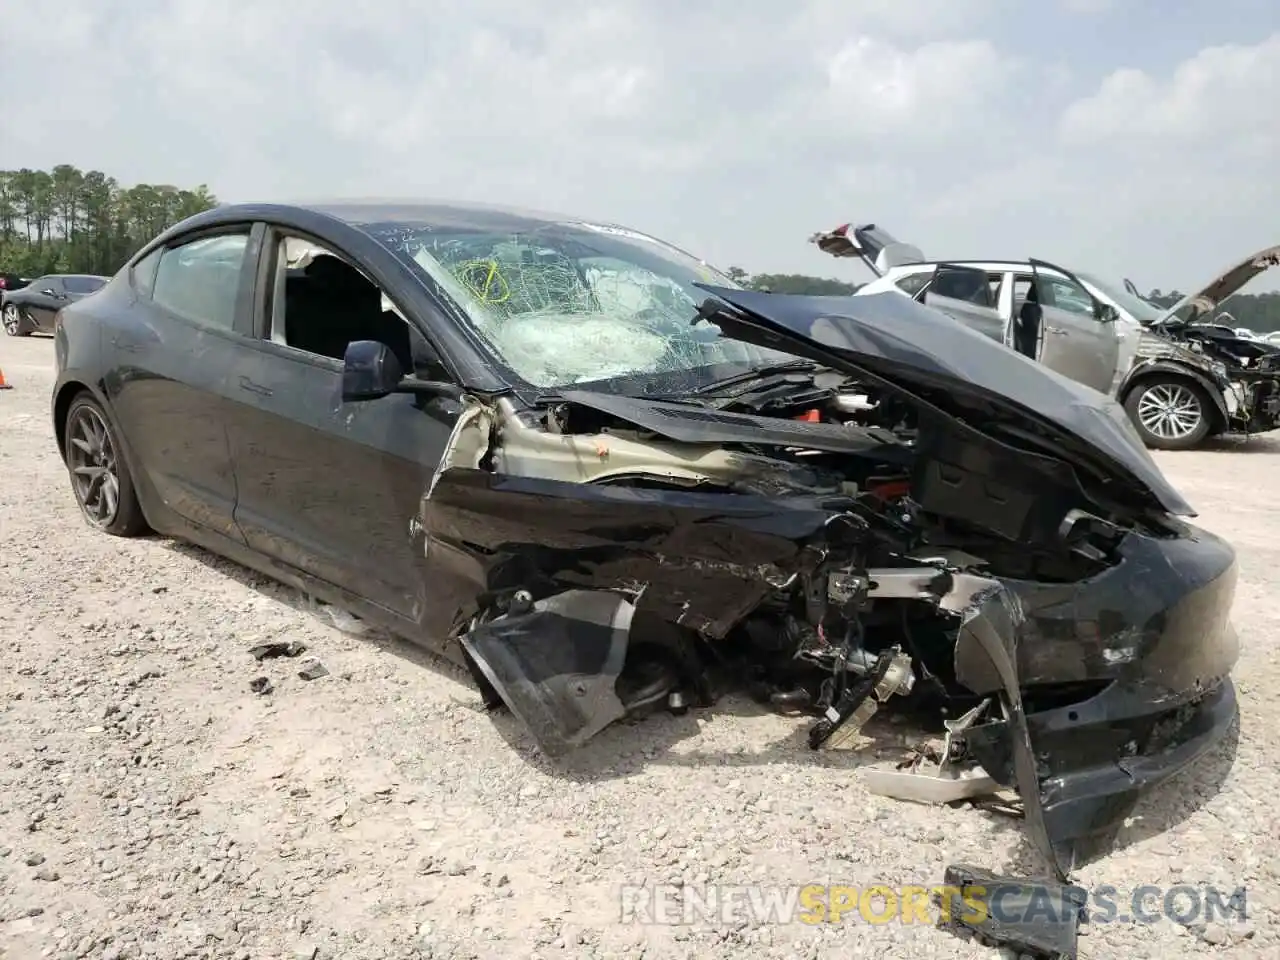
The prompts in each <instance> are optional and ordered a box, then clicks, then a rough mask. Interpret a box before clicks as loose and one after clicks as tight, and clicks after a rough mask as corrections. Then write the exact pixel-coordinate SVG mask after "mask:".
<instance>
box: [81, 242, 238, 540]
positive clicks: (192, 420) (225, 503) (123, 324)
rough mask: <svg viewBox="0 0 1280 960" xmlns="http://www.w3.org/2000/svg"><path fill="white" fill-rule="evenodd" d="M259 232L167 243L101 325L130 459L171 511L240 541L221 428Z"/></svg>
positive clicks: (111, 391)
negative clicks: (128, 302)
mask: <svg viewBox="0 0 1280 960" xmlns="http://www.w3.org/2000/svg"><path fill="white" fill-rule="evenodd" d="M261 236H262V229H261V228H260V227H259V228H257V229H256V230H255V229H254V228H252V227H251V225H247V224H246V225H242V226H238V227H222V228H220V229H219V230H218V231H217V232H214V233H202V234H200V235H197V236H188V237H184V238H182V239H179V240H175V241H174V242H173V243H172V244H170V245H169V246H167V247H164V248H161V249H158V250H156V251H154V252H153V253H151V254H148V255H147V256H146V257H145V258H144V259H143V260H141V261H140V262H139V263H137V264H135V265H134V267H133V270H132V271H131V277H130V282H131V283H132V285H133V289H134V294H135V301H134V303H133V305H132V307H131V308H130V309H129V310H128V311H126V312H125V313H123V314H121V315H120V316H118V317H114V318H112V319H111V320H110V321H109V322H108V323H107V325H106V327H105V328H104V330H103V349H104V352H106V353H108V354H109V356H110V358H111V369H112V370H113V373H112V375H111V376H110V377H109V378H108V380H107V384H106V388H107V394H108V397H109V399H110V401H111V403H112V406H113V409H114V411H115V414H116V417H117V420H118V422H119V423H120V426H121V429H122V430H123V432H124V434H125V437H126V440H127V442H128V444H129V445H130V447H131V448H132V450H133V452H134V455H135V457H136V458H137V460H138V465H139V466H140V468H141V469H142V470H143V471H144V472H145V474H146V476H147V479H148V480H149V481H150V482H151V484H152V485H153V486H154V487H155V490H156V493H157V494H158V495H159V496H160V498H161V499H162V500H163V501H164V503H165V505H166V506H167V507H168V508H169V509H170V510H171V511H172V512H173V513H174V514H176V515H177V516H178V517H180V518H182V519H183V520H185V521H188V522H190V523H194V524H197V525H198V526H199V527H201V528H203V529H204V530H206V531H212V532H214V533H216V534H219V535H221V536H223V537H227V538H229V539H231V540H233V541H236V542H240V543H243V542H244V538H243V537H242V536H241V534H240V532H239V530H238V528H237V527H236V524H235V497H236V482H235V474H234V472H233V470H232V465H231V451H230V446H229V444H228V440H227V430H226V426H225V424H224V421H225V419H226V411H227V406H228V398H229V396H230V394H231V393H232V392H233V391H235V392H236V393H237V394H238V390H237V388H236V383H237V381H236V380H235V378H234V374H235V371H236V369H237V368H238V366H239V364H240V363H241V362H242V358H243V356H244V354H245V353H247V352H250V351H249V349H248V348H249V344H251V343H252V337H251V331H252V316H251V304H252V288H253V283H254V278H255V276H256V273H255V270H256V266H257V250H258V247H259V246H260V245H261Z"/></svg>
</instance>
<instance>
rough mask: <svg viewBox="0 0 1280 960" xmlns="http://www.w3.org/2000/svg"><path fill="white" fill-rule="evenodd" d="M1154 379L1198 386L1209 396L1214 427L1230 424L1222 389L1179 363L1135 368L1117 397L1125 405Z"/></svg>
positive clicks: (1198, 372)
mask: <svg viewBox="0 0 1280 960" xmlns="http://www.w3.org/2000/svg"><path fill="white" fill-rule="evenodd" d="M1152 380H1180V381H1182V382H1183V383H1188V384H1190V385H1191V386H1193V387H1196V388H1197V389H1199V390H1200V391H1201V392H1202V393H1204V394H1205V395H1206V396H1207V397H1208V398H1209V400H1210V403H1211V405H1212V409H1211V410H1210V416H1211V417H1212V418H1213V423H1212V429H1213V430H1214V431H1219V430H1224V429H1226V428H1227V427H1228V426H1229V425H1230V423H1231V414H1230V412H1229V411H1228V410H1227V401H1226V399H1225V398H1224V397H1223V395H1222V389H1221V388H1220V387H1219V386H1217V385H1216V384H1215V383H1214V382H1213V381H1212V380H1210V379H1209V378H1208V377H1207V376H1205V375H1204V374H1202V373H1201V372H1200V371H1198V370H1195V369H1193V368H1191V367H1187V366H1183V365H1182V364H1178V363H1169V362H1168V361H1162V362H1158V363H1151V364H1143V365H1141V366H1139V367H1136V368H1134V370H1133V372H1132V373H1131V374H1130V375H1129V377H1128V379H1126V381H1125V382H1124V385H1123V386H1122V387H1121V388H1120V391H1119V393H1118V394H1117V397H1116V399H1117V400H1118V401H1119V402H1120V404H1121V405H1123V404H1124V403H1125V402H1126V401H1127V400H1128V399H1129V397H1130V396H1132V395H1133V391H1134V390H1136V389H1137V388H1138V387H1140V386H1142V385H1143V384H1147V383H1150V382H1151V381H1152Z"/></svg>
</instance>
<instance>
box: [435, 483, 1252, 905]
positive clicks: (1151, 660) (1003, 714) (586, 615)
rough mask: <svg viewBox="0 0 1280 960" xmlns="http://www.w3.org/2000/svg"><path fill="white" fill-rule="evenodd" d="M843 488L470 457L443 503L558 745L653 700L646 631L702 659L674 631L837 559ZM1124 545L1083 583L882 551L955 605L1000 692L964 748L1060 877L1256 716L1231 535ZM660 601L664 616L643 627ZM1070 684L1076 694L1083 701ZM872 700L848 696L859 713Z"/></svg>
mask: <svg viewBox="0 0 1280 960" xmlns="http://www.w3.org/2000/svg"><path fill="white" fill-rule="evenodd" d="M837 500H838V498H837ZM780 503H785V506H780ZM840 506H841V504H840V503H839V502H837V501H828V502H823V501H822V500H821V499H820V498H815V499H813V500H810V501H797V500H792V499H788V500H786V501H769V500H768V499H767V498H753V497H746V496H741V497H732V498H724V497H718V496H716V495H708V494H699V493H684V492H671V491H662V492H657V491H644V490H636V489H630V488H611V487H608V486H590V485H588V486H585V487H584V486H581V485H570V484H561V483H556V482H552V481H541V480H531V479H527V478H511V477H495V476H493V475H490V474H485V473H482V472H479V471H462V470H459V471H450V472H446V473H445V474H444V475H443V476H442V477H441V478H440V482H439V484H438V485H437V487H436V489H435V491H434V493H433V496H432V498H431V500H430V502H429V504H428V507H427V509H428V510H429V511H430V517H429V525H430V527H431V529H432V531H433V536H434V537H435V538H436V540H435V541H434V545H433V548H438V549H442V550H457V551H458V552H459V554H461V553H466V554H467V555H468V564H469V565H470V566H469V569H470V570H471V572H472V574H473V575H475V576H477V577H480V578H481V582H478V583H476V591H475V593H476V595H477V596H478V597H482V598H490V599H495V598H506V599H505V600H503V601H502V602H501V603H500V606H502V608H503V611H504V612H503V613H501V614H499V615H497V616H496V617H493V618H491V619H488V620H485V621H483V622H476V623H475V624H474V625H473V626H472V628H471V629H470V630H469V631H467V632H465V633H464V634H463V636H462V638H461V641H462V645H463V647H464V649H465V650H466V652H467V654H468V656H469V659H470V661H472V662H473V663H474V664H475V665H476V667H477V668H478V672H479V674H480V675H481V676H482V677H483V680H484V681H485V682H486V684H487V685H488V686H490V687H491V688H492V690H493V691H496V693H497V695H498V697H500V698H501V700H502V701H503V702H505V703H506V704H507V705H508V707H509V708H510V709H511V710H512V712H513V713H514V714H515V715H516V716H517V717H519V719H521V720H522V721H523V722H524V723H525V724H526V725H527V727H528V729H529V730H530V732H531V734H532V735H533V736H534V738H535V740H536V741H537V743H538V745H539V747H540V748H541V749H542V750H543V751H544V752H545V753H547V754H549V755H552V756H558V755H563V754H565V753H567V752H569V751H570V750H572V749H574V748H575V747H577V746H579V745H581V744H582V743H584V742H585V741H586V740H588V739H589V738H590V737H592V736H594V735H595V734H596V733H598V732H599V731H600V730H602V729H604V727H606V726H608V725H609V724H610V723H613V722H614V721H616V720H618V719H620V718H622V717H623V716H625V715H627V713H628V712H629V707H628V704H631V705H634V704H635V703H636V702H638V701H640V700H643V699H644V694H643V691H637V689H636V684H637V682H636V681H634V680H633V681H631V687H630V689H629V691H628V693H627V695H626V696H623V695H622V694H620V692H619V683H620V679H621V678H622V675H623V668H624V664H625V663H626V661H627V657H628V652H629V650H630V649H632V648H633V647H634V646H635V645H636V644H639V643H661V644H664V645H666V646H667V648H668V652H669V654H670V656H671V657H672V658H673V659H674V660H676V661H679V660H681V659H682V658H683V659H684V660H685V661H686V662H688V663H692V662H693V661H694V660H695V659H696V655H695V653H694V651H693V650H691V649H687V648H683V647H682V646H681V641H680V640H679V639H678V637H680V636H684V635H685V634H684V632H682V631H669V632H668V633H667V634H666V635H665V636H662V637H656V636H654V631H658V632H661V628H663V627H670V626H672V625H679V626H686V627H690V628H691V631H692V632H693V633H694V634H696V635H698V636H700V637H702V638H704V639H707V640H716V639H723V638H724V637H726V636H727V635H728V634H729V633H730V631H731V630H732V629H733V627H734V625H735V624H736V623H737V621H739V620H740V619H742V618H743V617H744V616H745V615H746V614H747V613H748V612H749V611H751V610H752V609H753V608H755V607H756V606H757V605H758V604H759V603H760V602H761V601H762V598H763V597H764V596H766V595H767V594H769V593H773V592H776V591H779V590H782V589H785V588H787V587H788V585H789V584H792V583H794V582H795V581H796V579H797V578H799V577H801V575H802V574H812V573H813V572H815V571H817V570H819V569H820V567H821V565H822V562H823V560H824V556H823V551H821V550H815V547H814V545H813V541H812V538H814V537H815V536H816V535H818V534H819V533H822V532H823V531H824V530H825V529H826V528H827V527H828V525H829V524H830V522H831V518H832V516H833V515H834V512H835V511H836V510H838V508H839V507H840ZM531 518H539V519H537V520H536V521H534V520H533V519H531ZM828 532H829V531H828ZM464 544H469V545H470V547H469V548H468V549H466V550H464V549H463V545H464ZM477 548H479V549H477ZM830 549H831V548H828V551H830ZM1116 551H1117V555H1118V560H1117V562H1116V563H1115V564H1114V565H1113V566H1111V567H1109V568H1107V569H1106V570H1104V571H1103V572H1101V573H1099V574H1097V575H1096V576H1094V577H1091V578H1089V579H1087V580H1085V581H1082V582H1077V583H1065V584H1045V583H1039V582H1029V581H1019V580H1012V579H1008V578H999V577H993V576H992V577H988V576H980V575H976V574H973V573H967V572H963V571H961V570H958V569H955V568H954V567H952V568H950V569H948V567H947V565H946V564H945V562H943V561H941V560H939V561H936V562H935V564H934V565H929V564H925V563H924V562H923V561H922V562H921V563H920V564H919V565H917V566H913V567H907V568H887V569H877V568H870V569H868V570H866V571H865V573H866V576H865V580H866V583H865V588H866V596H867V599H869V600H871V601H877V600H901V601H918V602H923V603H928V604H930V605H931V606H933V607H934V608H935V609H936V610H937V611H938V613H939V614H942V615H944V616H946V617H949V618H951V619H952V620H953V622H954V624H955V627H956V633H955V636H956V640H955V647H954V667H955V677H956V680H957V681H958V682H959V684H960V685H961V686H962V687H964V688H965V690H967V691H968V692H970V693H971V694H972V695H973V697H974V701H975V702H977V701H978V700H979V699H981V698H987V699H988V700H991V701H994V702H995V703H998V705H999V710H998V716H997V718H996V719H992V720H989V721H987V722H979V723H976V724H974V725H973V726H969V727H967V729H963V730H960V731H958V732H957V734H956V736H955V737H954V740H955V741H956V746H957V747H959V748H960V751H961V752H964V753H966V754H967V755H968V756H969V757H971V758H972V759H973V760H975V761H976V762H977V763H978V764H980V765H981V767H982V769H983V770H984V771H985V773H986V774H987V775H988V776H989V777H991V778H992V779H993V780H994V781H996V782H997V783H998V784H1001V785H1004V786H1008V787H1013V788H1015V789H1016V790H1017V792H1018V794H1019V795H1020V797H1021V799H1022V802H1023V808H1024V815H1025V818H1026V821H1027V825H1028V830H1029V833H1030V836H1031V838H1032V840H1033V841H1034V842H1035V844H1036V846H1037V848H1038V849H1039V850H1040V852H1041V853H1042V854H1043V856H1044V858H1045V861H1046V863H1047V864H1049V865H1050V867H1051V870H1052V873H1053V874H1054V875H1055V876H1056V878H1057V879H1059V880H1061V881H1065V879H1066V877H1067V874H1068V873H1069V871H1070V870H1071V869H1072V865H1073V862H1074V847H1075V844H1076V842H1077V841H1081V840H1084V839H1085V838H1088V837H1091V836H1093V835H1096V834H1099V833H1101V832H1103V831H1105V830H1107V829H1108V828H1110V827H1112V826H1114V825H1115V824H1116V823H1117V822H1118V821H1119V820H1121V819H1122V818H1123V817H1124V816H1126V815H1127V814H1128V812H1129V811H1130V810H1131V808H1132V806H1133V804H1134V802H1135V801H1136V799H1137V796H1138V794H1139V793H1140V791H1141V790H1143V789H1144V788H1145V787H1147V786H1150V785H1152V784H1154V783H1157V782H1159V781H1161V780H1163V779H1165V778H1166V777H1168V776H1170V775H1172V774H1173V773H1175V772H1176V771H1178V770H1179V769H1181V768H1182V767H1184V766H1185V765H1187V764H1188V763H1190V762H1192V761H1193V760H1194V759H1196V758H1197V757H1198V756H1200V755H1201V754H1202V753H1203V752H1204V751H1205V750H1207V749H1208V748H1209V747H1211V746H1212V745H1213V744H1215V743H1216V742H1218V741H1219V740H1221V739H1222V738H1223V737H1224V736H1225V734H1226V733H1227V731H1228V729H1229V728H1230V726H1231V724H1232V722H1233V721H1234V719H1235V716H1236V702H1235V692H1234V687H1233V686H1232V683H1231V681H1230V679H1229V673H1230V670H1231V668H1232V667H1233V665H1234V663H1235V661H1236V658H1237V656H1238V645H1237V641H1236V637H1235V634H1234V631H1233V630H1232V628H1231V625H1230V622H1229V611H1230V607H1231V602H1232V599H1233V595H1234V590H1235V580H1236V560H1235V555H1234V552H1233V550H1232V548H1231V547H1230V546H1229V545H1228V544H1227V543H1226V542H1225V541H1222V540H1220V539H1219V538H1217V537H1214V536H1213V535H1211V534H1209V533H1207V532H1204V531H1201V530H1195V529H1192V528H1187V532H1186V533H1185V535H1182V536H1167V537H1157V536H1147V535H1141V534H1137V533H1128V534H1126V535H1125V536H1124V537H1123V539H1122V540H1121V541H1120V542H1119V544H1118V546H1117V548H1116ZM477 556H484V557H485V558H486V562H485V563H483V564H477V563H476V561H475V558H476V557H477ZM845 587H846V588H847V584H845ZM535 593H536V594H537V595H538V596H540V597H543V598H545V599H541V600H537V601H534V600H533V599H532V595H533V594H535ZM641 606H643V607H645V608H646V609H647V610H649V611H650V612H656V614H657V616H650V617H649V618H648V619H647V620H645V621H644V622H645V627H644V630H643V631H641V630H640V628H638V627H637V626H636V625H637V624H638V623H639V622H640V621H639V619H638V617H637V609H638V607H641ZM886 662H888V661H887V660H886ZM864 672H865V671H864ZM882 675H883V674H882ZM903 686H905V687H909V686H910V685H909V684H904V685H903ZM1064 689H1069V690H1072V691H1077V693H1075V694H1074V695H1072V696H1070V697H1069V698H1068V700H1067V702H1063V694H1062V691H1063V690H1064ZM660 695H664V694H663V693H662V691H661V690H660V689H659V688H655V692H654V694H653V697H658V696H660ZM864 699H865V698H864ZM1046 704H1047V705H1046ZM859 706H860V703H854V704H849V705H847V707H848V709H847V711H846V714H845V716H844V717H843V718H842V720H841V722H843V721H844V720H848V719H849V716H850V715H851V714H853V713H855V712H856V708H857V707H859ZM993 712H997V711H993ZM857 723H858V720H857V719H855V720H853V726H854V727H856V725H857ZM837 725H838V724H837Z"/></svg>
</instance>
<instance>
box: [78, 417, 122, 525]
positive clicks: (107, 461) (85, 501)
mask: <svg viewBox="0 0 1280 960" xmlns="http://www.w3.org/2000/svg"><path fill="white" fill-rule="evenodd" d="M67 465H68V466H69V467H70V469H71V485H72V487H73V488H74V489H75V493H76V500H78V501H79V503H80V509H81V510H83V511H84V515H85V516H86V517H87V518H88V519H89V522H90V523H92V524H93V525H94V526H96V527H105V526H108V525H109V524H110V523H112V521H114V520H115V518H116V512H117V511H118V510H119V509H120V475H119V473H118V472H117V467H116V450H115V447H114V446H113V445H112V443H111V433H110V432H109V431H108V430H107V425H106V423H105V422H104V421H103V419H102V416H101V415H100V414H99V413H98V411H97V410H95V409H94V408H93V407H90V406H82V407H78V408H77V409H76V411H75V413H74V414H73V416H72V418H71V423H70V425H69V428H68V430H67Z"/></svg>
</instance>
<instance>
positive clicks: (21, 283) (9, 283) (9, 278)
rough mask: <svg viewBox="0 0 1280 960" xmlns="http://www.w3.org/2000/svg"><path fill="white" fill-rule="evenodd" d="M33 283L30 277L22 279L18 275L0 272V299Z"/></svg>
mask: <svg viewBox="0 0 1280 960" xmlns="http://www.w3.org/2000/svg"><path fill="white" fill-rule="evenodd" d="M30 282H31V278H30V277H21V276H19V275H18V274H16V273H4V272H0V299H3V298H4V295H5V294H6V293H7V292H8V291H10V290H21V289H22V288H23V287H25V286H26V285H27V284H29V283H30Z"/></svg>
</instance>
